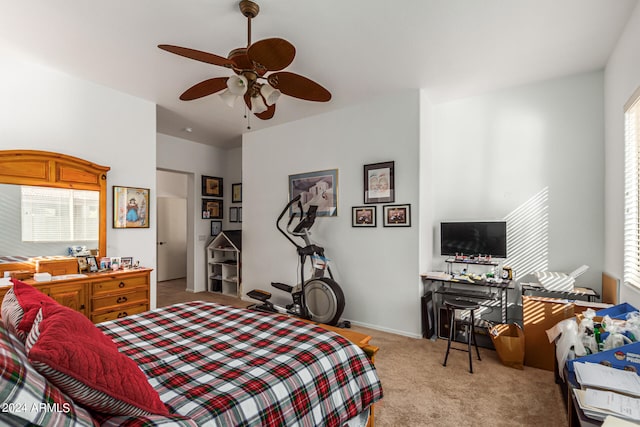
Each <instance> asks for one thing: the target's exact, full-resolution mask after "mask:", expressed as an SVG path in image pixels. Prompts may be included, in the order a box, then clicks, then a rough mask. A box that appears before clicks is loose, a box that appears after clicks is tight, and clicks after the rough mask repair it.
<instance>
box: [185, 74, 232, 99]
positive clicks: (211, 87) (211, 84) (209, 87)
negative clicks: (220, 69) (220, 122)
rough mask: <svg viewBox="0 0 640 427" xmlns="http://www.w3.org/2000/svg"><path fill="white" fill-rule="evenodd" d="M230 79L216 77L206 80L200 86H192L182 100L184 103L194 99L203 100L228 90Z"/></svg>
mask: <svg viewBox="0 0 640 427" xmlns="http://www.w3.org/2000/svg"><path fill="white" fill-rule="evenodd" d="M227 79H228V77H215V78H213V79H208V80H204V81H202V82H200V83H198V84H195V85H193V86H191V87H190V88H189V89H187V90H185V91H184V93H183V94H182V95H180V99H181V100H183V101H191V100H193V99H198V98H202V97H203V96H207V95H211V94H212V93H216V92H219V91H221V90H222V89H226V88H227Z"/></svg>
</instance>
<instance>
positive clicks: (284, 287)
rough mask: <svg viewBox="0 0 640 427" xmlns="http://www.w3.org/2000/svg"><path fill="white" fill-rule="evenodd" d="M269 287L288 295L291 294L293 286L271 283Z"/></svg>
mask: <svg viewBox="0 0 640 427" xmlns="http://www.w3.org/2000/svg"><path fill="white" fill-rule="evenodd" d="M271 286H273V287H274V288H276V289H280V290H281V291H285V292H289V293H291V292H293V286H291V285H287V284H286V283H280V282H271ZM247 295H248V294H247Z"/></svg>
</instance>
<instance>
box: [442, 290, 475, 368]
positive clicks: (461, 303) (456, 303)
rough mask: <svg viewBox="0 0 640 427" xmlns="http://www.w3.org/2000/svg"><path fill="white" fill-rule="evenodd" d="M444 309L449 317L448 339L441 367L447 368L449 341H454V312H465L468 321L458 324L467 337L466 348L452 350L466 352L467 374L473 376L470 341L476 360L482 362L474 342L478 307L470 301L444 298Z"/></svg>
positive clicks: (461, 321)
mask: <svg viewBox="0 0 640 427" xmlns="http://www.w3.org/2000/svg"><path fill="white" fill-rule="evenodd" d="M443 305H444V307H445V308H446V309H447V314H448V315H449V339H448V341H447V353H446V354H445V356H444V363H443V364H442V365H443V366H447V359H448V358H449V350H451V348H452V347H451V341H454V336H455V333H456V332H455V324H456V310H467V311H469V317H470V319H469V320H466V319H460V320H459V322H460V323H461V324H463V325H464V327H465V332H466V335H467V348H466V349H462V348H454V350H461V351H466V352H468V353H469V372H471V373H472V374H473V363H472V357H471V341H473V345H474V346H475V348H476V354H477V355H478V360H482V359H481V358H480V350H478V343H477V342H476V331H475V311H476V310H477V309H479V308H480V305H479V304H478V303H477V302H476V301H471V300H467V299H462V298H445V299H444V301H443Z"/></svg>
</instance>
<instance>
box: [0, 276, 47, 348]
mask: <svg viewBox="0 0 640 427" xmlns="http://www.w3.org/2000/svg"><path fill="white" fill-rule="evenodd" d="M11 282H13V286H12V287H11V288H9V290H8V291H7V293H6V294H5V296H4V299H3V300H2V307H1V308H0V313H2V321H3V322H4V326H5V328H7V330H9V331H11V333H13V334H14V335H16V336H17V337H18V338H20V340H22V342H24V341H25V339H26V338H27V334H28V333H29V331H30V330H31V325H33V319H35V317H36V314H37V313H38V310H39V309H40V307H41V306H42V305H43V304H58V302H57V301H56V300H54V299H53V298H51V297H49V296H47V295H45V294H43V293H42V292H40V291H39V290H37V289H36V288H34V287H33V286H31V285H27V284H26V283H24V282H21V281H20V280H18V279H11Z"/></svg>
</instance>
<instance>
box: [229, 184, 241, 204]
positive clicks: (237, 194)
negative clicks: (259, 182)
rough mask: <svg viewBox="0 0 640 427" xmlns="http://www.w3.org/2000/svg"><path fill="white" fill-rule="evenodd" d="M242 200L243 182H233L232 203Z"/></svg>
mask: <svg viewBox="0 0 640 427" xmlns="http://www.w3.org/2000/svg"><path fill="white" fill-rule="evenodd" d="M240 202H242V183H238V184H231V203H240Z"/></svg>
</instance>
